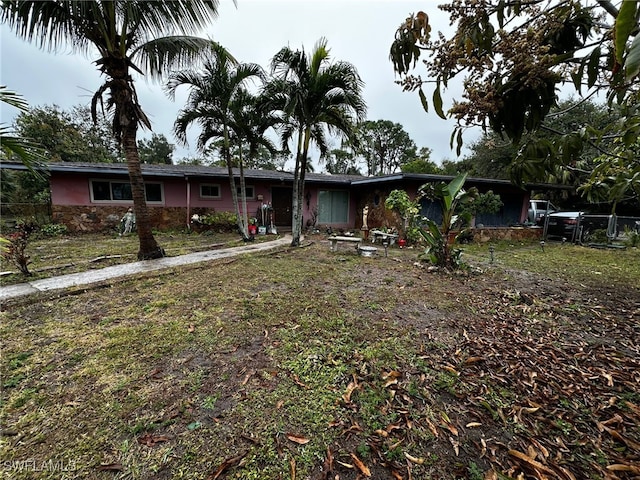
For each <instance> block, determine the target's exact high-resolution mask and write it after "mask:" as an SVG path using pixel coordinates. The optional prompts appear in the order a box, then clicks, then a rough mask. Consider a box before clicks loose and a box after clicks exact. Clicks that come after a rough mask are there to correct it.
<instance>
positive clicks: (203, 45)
mask: <svg viewBox="0 0 640 480" xmlns="http://www.w3.org/2000/svg"><path fill="white" fill-rule="evenodd" d="M218 3H219V1H218V0H175V1H171V2H164V1H148V0H113V1H107V0H102V1H101V0H97V1H47V2H42V1H20V2H14V1H5V2H2V7H1V8H2V11H1V13H0V20H2V21H3V22H5V23H7V24H8V25H9V26H10V28H11V29H13V30H14V31H15V33H16V34H17V35H18V36H19V37H21V38H23V39H25V40H28V41H33V42H36V43H37V44H38V45H39V46H40V47H41V48H47V49H49V50H52V51H55V50H60V49H66V48H68V47H71V48H73V49H74V50H76V51H81V52H87V51H89V50H91V49H96V50H97V54H98V58H97V59H96V60H95V64H96V65H97V66H98V68H99V70H100V71H101V72H102V73H103V74H104V75H105V77H106V80H105V83H104V84H103V85H102V86H101V87H100V88H99V89H98V91H97V92H96V93H95V95H94V97H93V99H92V102H91V112H92V116H93V119H94V121H95V120H96V118H97V110H98V105H100V106H106V111H107V112H108V113H109V115H110V117H111V120H112V127H113V133H114V135H115V136H116V139H117V140H118V142H119V143H120V145H121V146H122V149H123V151H124V155H125V158H126V160H127V166H128V170H129V180H130V182H131V191H132V196H133V203H134V210H135V214H136V223H137V231H138V237H139V239H140V250H139V252H138V258H139V259H150V258H158V257H161V256H162V255H163V254H164V252H163V250H162V249H161V248H160V247H159V246H158V244H157V243H156V240H155V238H154V237H153V233H152V231H151V221H150V217H149V212H148V210H147V204H146V198H145V191H144V182H143V178H142V171H141V169H140V159H139V155H138V147H137V143H136V136H137V131H138V127H140V126H142V127H146V128H149V129H151V123H150V122H149V119H148V118H147V116H146V115H145V113H144V112H143V111H142V108H141V107H140V104H139V103H138V98H137V94H136V89H135V85H134V81H133V78H132V76H131V74H132V70H133V71H134V72H137V73H139V74H145V73H147V74H149V75H150V77H151V78H152V79H156V80H158V79H161V78H162V76H163V75H164V74H166V73H168V72H169V71H170V70H171V69H174V68H181V67H183V66H186V65H191V64H193V62H194V61H195V60H196V59H197V58H198V56H199V55H200V53H201V52H202V51H203V50H205V49H208V48H210V45H211V43H212V42H211V41H209V40H206V39H204V38H199V37H195V36H191V35H195V34H196V33H197V32H198V31H200V30H201V29H202V28H203V27H205V26H206V25H208V24H209V23H210V22H211V21H213V20H214V19H215V18H216V16H217V12H218ZM174 31H181V32H184V33H185V35H183V36H175V35H173V36H166V37H165V36H164V35H165V34H167V33H170V32H174ZM187 34H190V35H187ZM105 95H106V101H105V102H103V99H104V96H105Z"/></svg>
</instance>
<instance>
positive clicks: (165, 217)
mask: <svg viewBox="0 0 640 480" xmlns="http://www.w3.org/2000/svg"><path fill="white" fill-rule="evenodd" d="M0 168H7V169H14V170H24V169H25V167H24V166H23V165H21V164H17V163H9V162H2V163H0ZM48 170H49V181H50V187H51V212H52V218H53V221H54V222H57V223H63V224H65V225H66V226H67V227H68V228H69V229H70V230H71V231H100V230H107V229H111V228H113V227H114V226H115V225H117V224H118V222H119V220H120V218H122V216H123V214H124V213H125V212H126V210H127V208H128V207H130V206H131V205H132V204H133V201H132V197H131V187H130V185H129V179H128V172H127V165H126V164H125V163H70V162H51V163H49V164H48ZM142 174H143V177H144V179H145V188H146V196H147V205H148V207H149V211H150V214H151V218H152V222H153V224H154V227H155V228H158V229H170V228H181V227H185V226H188V225H189V224H190V221H191V218H192V216H193V215H194V214H204V213H207V212H211V211H218V212H220V211H234V208H233V203H232V199H231V190H230V186H229V178H228V172H227V169H226V168H221V167H208V166H193V165H151V164H144V165H142ZM235 175H236V184H238V181H237V179H238V175H239V173H238V171H235ZM451 178H452V177H451V176H445V175H423V174H407V173H397V174H392V175H386V176H380V177H363V176H357V175H330V174H317V173H308V174H307V175H306V184H305V193H304V204H303V218H304V223H305V225H307V226H309V225H315V226H317V227H320V228H328V227H330V228H331V229H333V230H350V229H351V230H359V229H360V227H361V226H362V210H363V208H364V207H365V206H368V207H369V214H368V222H367V223H368V226H369V228H375V227H379V226H392V225H393V224H394V223H395V221H396V220H397V219H395V218H394V217H393V214H392V213H391V212H389V211H388V210H387V209H385V207H384V201H385V199H386V197H387V195H388V194H389V192H390V191H392V190H394V189H403V190H405V191H407V193H409V195H410V196H414V195H415V194H416V192H417V191H418V188H419V187H420V186H421V185H423V184H424V183H427V182H440V181H449V180H451ZM245 179H246V185H247V210H248V213H249V216H250V217H257V218H260V212H261V209H262V207H263V205H269V206H270V207H271V209H272V210H271V211H272V213H273V223H274V224H275V225H276V226H277V227H280V229H281V230H286V229H287V228H290V227H291V207H292V191H293V187H292V186H293V174H291V173H288V172H281V171H271V170H245ZM472 186H475V187H477V188H478V190H479V191H480V192H486V191H488V190H492V191H493V193H495V194H497V195H500V197H501V199H502V202H503V203H504V206H503V208H502V209H501V211H500V212H498V213H497V214H494V215H485V216H483V217H481V218H477V219H476V223H482V224H483V225H484V226H493V227H499V226H510V225H514V224H519V223H522V222H524V221H525V219H526V216H527V210H528V205H529V198H530V194H531V191H532V190H533V189H537V190H540V189H541V188H544V189H554V188H561V187H558V186H554V185H526V186H525V188H524V189H523V188H520V187H518V186H516V185H514V184H512V183H511V182H509V181H506V180H492V179H482V178H469V179H467V183H466V187H472ZM238 188H239V187H238ZM433 211H434V210H433V206H432V205H430V202H426V201H425V202H423V205H422V213H423V214H431V212H433Z"/></svg>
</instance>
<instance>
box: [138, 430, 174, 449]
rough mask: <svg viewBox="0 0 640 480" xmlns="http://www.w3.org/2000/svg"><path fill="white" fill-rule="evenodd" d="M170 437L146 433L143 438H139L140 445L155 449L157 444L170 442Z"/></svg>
mask: <svg viewBox="0 0 640 480" xmlns="http://www.w3.org/2000/svg"><path fill="white" fill-rule="evenodd" d="M168 441H169V437H167V436H166V435H154V434H152V433H146V434H144V435H142V436H141V437H138V443H139V444H140V445H146V446H147V447H153V446H155V445H156V444H157V443H161V442H168Z"/></svg>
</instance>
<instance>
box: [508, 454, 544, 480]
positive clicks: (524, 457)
mask: <svg viewBox="0 0 640 480" xmlns="http://www.w3.org/2000/svg"><path fill="white" fill-rule="evenodd" d="M509 455H511V456H512V457H516V458H519V459H520V460H523V461H524V462H525V463H527V464H528V465H529V466H531V467H533V468H536V469H538V470H542V471H543V472H546V473H548V474H550V475H553V477H556V472H554V471H553V470H551V469H550V468H549V467H547V466H546V465H543V464H542V463H540V462H538V461H536V460H534V459H533V458H531V457H529V456H528V455H527V454H525V453H522V452H518V451H517V450H509Z"/></svg>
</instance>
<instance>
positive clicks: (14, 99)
mask: <svg viewBox="0 0 640 480" xmlns="http://www.w3.org/2000/svg"><path fill="white" fill-rule="evenodd" d="M0 102H2V103H6V104H7V105H10V106H12V107H15V108H17V109H18V110H20V111H22V112H27V111H28V110H29V105H28V104H27V102H26V101H25V100H24V99H23V98H22V96H21V95H19V94H17V93H15V92H11V91H9V90H7V87H6V86H5V85H0ZM16 157H17V158H18V160H19V161H21V162H22V163H23V165H25V166H26V167H27V168H28V169H29V170H30V171H31V173H33V174H35V175H38V176H40V175H41V173H39V172H38V171H36V168H38V169H40V168H42V167H43V166H44V161H45V156H44V150H43V148H42V147H41V146H39V145H37V144H36V143H35V142H34V141H33V140H31V139H29V138H25V137H22V136H19V135H15V133H14V132H13V131H11V129H10V128H9V127H6V126H5V125H4V124H0V161H2V160H4V159H6V160H13V159H14V158H16ZM3 172H4V170H3ZM3 186H4V185H3ZM3 193H4V192H3Z"/></svg>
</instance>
